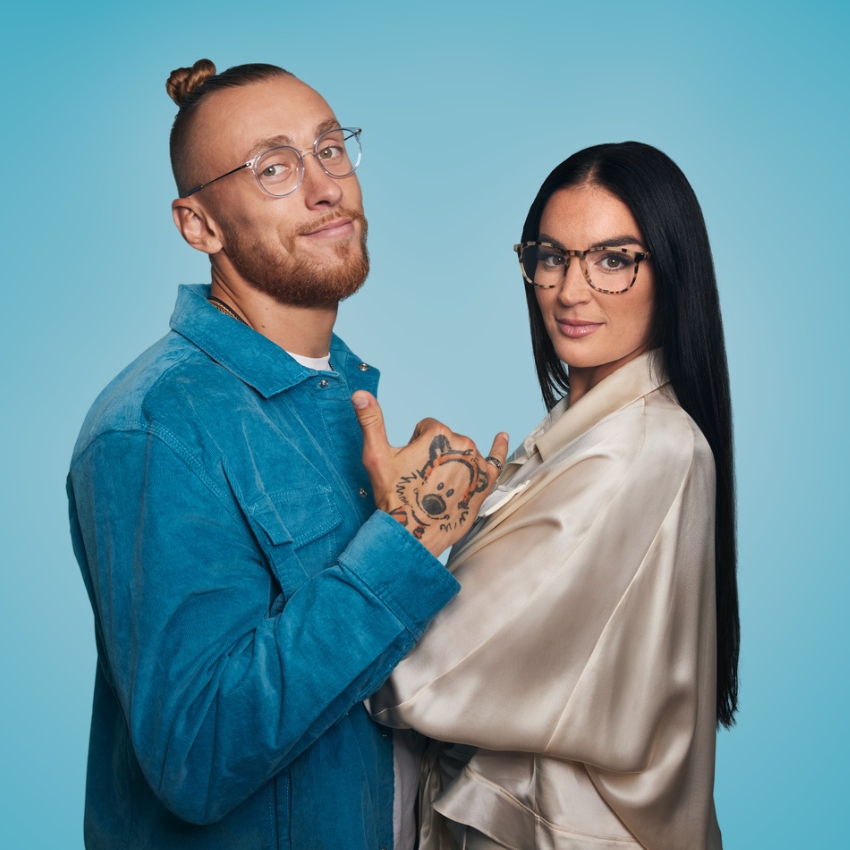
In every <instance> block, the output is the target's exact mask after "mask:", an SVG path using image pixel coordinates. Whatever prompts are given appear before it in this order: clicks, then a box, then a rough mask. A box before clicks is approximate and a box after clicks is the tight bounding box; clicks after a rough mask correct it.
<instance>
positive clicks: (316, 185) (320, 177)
mask: <svg viewBox="0 0 850 850" xmlns="http://www.w3.org/2000/svg"><path fill="white" fill-rule="evenodd" d="M301 189H302V191H303V192H304V199H305V202H306V204H307V206H308V207H310V208H311V209H315V208H316V207H322V206H330V207H334V206H336V205H337V204H338V203H339V202H340V201H341V200H342V194H343V187H342V182H341V180H339V179H338V178H336V177H331V175H330V174H328V173H327V171H325V169H324V168H322V166H321V165H319V162H318V160H317V159H316V157H314V156H313V155H312V154H305V155H304V180H303V182H302V183H301Z"/></svg>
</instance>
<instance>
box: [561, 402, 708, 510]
mask: <svg viewBox="0 0 850 850" xmlns="http://www.w3.org/2000/svg"><path fill="white" fill-rule="evenodd" d="M554 467H555V468H554V469H553V470H552V474H551V476H547V477H549V483H551V484H555V483H556V481H557V480H558V479H561V481H560V482H558V483H559V484H562V483H564V479H565V478H566V479H571V478H575V477H576V476H578V477H579V478H580V479H581V481H582V482H583V483H582V486H583V487H584V488H586V490H587V489H597V490H600V491H605V492H608V493H614V492H617V491H619V490H620V489H621V488H627V489H635V488H637V490H638V491H639V492H642V493H646V492H648V491H657V492H659V493H660V492H664V493H667V494H668V495H669V496H670V497H671V498H675V494H676V493H677V491H678V490H679V489H680V488H681V487H682V485H683V484H684V483H685V482H686V481H687V480H688V478H689V477H690V476H692V475H694V474H697V475H699V476H700V477H703V476H705V475H708V474H710V475H713V473H714V457H713V455H712V452H711V449H710V447H709V445H708V442H707V441H706V439H705V437H704V436H703V434H702V432H701V431H700V429H699V428H698V427H697V425H696V423H695V422H694V420H693V419H692V418H691V417H690V416H689V415H688V414H687V412H686V411H685V410H683V408H682V407H681V406H680V405H679V403H678V402H677V400H676V398H675V395H674V394H673V393H672V390H671V389H670V387H669V385H665V386H662V387H659V388H658V389H655V390H653V391H652V392H649V393H647V394H646V395H644V396H641V397H640V398H638V399H636V400H635V401H633V402H631V403H629V404H627V405H626V406H624V407H622V408H620V409H619V410H617V411H615V412H613V413H611V414H609V415H608V416H606V417H605V418H604V419H601V420H600V421H598V422H597V423H595V424H594V425H593V426H592V427H590V428H589V429H588V430H587V431H585V432H584V433H583V434H581V435H580V436H579V437H577V438H576V439H575V440H573V441H572V443H570V444H569V445H567V446H565V447H564V449H563V450H562V451H561V452H560V458H559V459H558V460H557V461H556V463H555V464H554Z"/></svg>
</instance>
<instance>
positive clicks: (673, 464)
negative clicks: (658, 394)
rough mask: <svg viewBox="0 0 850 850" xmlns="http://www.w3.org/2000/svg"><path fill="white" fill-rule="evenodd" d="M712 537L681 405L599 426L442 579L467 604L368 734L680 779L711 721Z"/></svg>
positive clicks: (695, 449) (434, 631) (692, 432)
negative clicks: (705, 719)
mask: <svg viewBox="0 0 850 850" xmlns="http://www.w3.org/2000/svg"><path fill="white" fill-rule="evenodd" d="M713 538H714V463H713V458H712V455H711V451H710V449H709V447H708V445H707V444H706V442H705V440H704V438H703V437H702V434H701V433H700V432H699V430H698V429H697V427H696V426H695V425H694V423H693V422H692V420H691V419H690V418H689V417H688V416H687V415H686V414H685V413H684V412H683V411H682V410H681V408H679V407H678V406H677V405H675V403H674V402H668V403H667V404H657V405H654V406H653V405H650V404H647V403H645V402H641V403H639V404H636V405H632V406H630V407H629V408H627V409H626V410H624V411H620V412H619V413H618V414H616V415H614V416H611V417H608V419H606V420H603V422H601V423H599V424H598V425H597V426H595V427H594V428H593V429H591V431H589V432H587V433H586V434H584V435H583V436H582V437H580V438H579V439H577V440H575V441H574V442H573V443H572V444H570V446H569V447H568V449H567V450H565V451H564V453H563V462H559V463H558V464H556V465H555V467H554V468H553V469H551V470H550V471H549V472H548V473H547V474H546V475H545V476H544V477H543V479H542V480H541V481H539V482H536V483H535V484H534V485H533V486H532V487H530V488H529V490H528V498H527V499H525V500H524V501H523V502H522V503H521V504H520V505H519V506H517V507H515V508H513V509H512V510H511V511H510V512H509V515H507V516H505V517H504V518H502V519H500V517H499V514H498V512H497V513H496V514H494V515H493V516H492V517H491V518H490V519H489V520H488V525H487V526H485V528H484V530H483V531H482V533H481V535H480V539H479V540H477V541H474V542H473V544H471V545H469V546H468V547H466V549H465V551H463V552H461V554H460V557H459V558H457V560H456V561H455V562H454V563H450V568H452V569H453V571H454V574H455V577H456V578H457V579H458V580H459V581H460V583H461V586H462V590H461V592H460V594H459V595H458V596H457V597H456V598H455V600H454V601H452V602H451V603H450V604H449V605H448V606H447V607H446V608H444V609H443V611H442V612H441V613H440V614H438V616H437V617H436V619H435V620H434V621H433V622H432V624H431V626H430V627H429V629H428V631H427V632H426V634H425V637H424V638H423V640H422V641H421V642H420V643H419V644H418V646H417V647H416V648H415V649H414V650H413V652H411V653H410V655H408V656H407V657H406V658H405V659H404V660H403V661H402V662H401V663H400V664H399V665H398V667H397V668H396V670H395V672H394V673H393V675H392V677H391V678H390V680H389V681H388V682H387V684H386V685H385V686H384V687H383V688H382V689H381V690H380V691H379V692H378V693H377V694H376V695H375V696H374V697H373V698H372V712H373V714H374V716H375V719H377V720H378V721H380V722H381V723H384V724H386V725H390V726H397V727H403V726H411V727H413V728H415V729H417V730H418V731H420V732H422V733H424V734H426V735H429V736H430V737H432V738H436V739H438V740H442V741H452V742H455V743H462V744H470V745H473V746H477V747H483V748H486V749H488V750H503V751H504V750H509V751H522V752H530V753H540V754H544V755H549V756H555V757H558V758H562V759H570V760H575V761H580V762H582V763H584V764H585V765H587V766H591V767H597V768H599V769H600V771H601V773H599V775H598V777H597V779H595V780H594V781H596V782H597V784H598V783H604V782H606V781H607V780H606V775H607V773H608V772H614V773H630V774H631V773H635V772H640V771H642V770H644V769H646V768H647V766H648V765H649V764H650V763H651V762H652V763H653V764H654V769H656V770H657V769H659V768H660V769H662V770H663V769H664V766H663V764H660V763H659V757H661V760H662V761H663V759H665V758H667V757H668V756H669V758H670V761H671V770H674V771H676V770H679V768H680V767H681V760H682V753H683V752H686V751H687V748H688V746H689V741H690V738H691V737H692V735H693V731H694V728H695V725H696V724H697V715H698V714H699V713H702V714H703V715H705V712H711V713H712V716H713V712H714V699H715V696H714V688H715V667H714V663H715V662H714V658H715V625H714V617H715V614H714V543H713ZM712 724H713V721H712ZM712 728H713V727H712ZM656 787H657V786H656ZM600 790H602V789H601V788H600ZM630 793H638V794H639V790H637V791H636V789H635V788H634V786H633V785H632V788H631V790H630Z"/></svg>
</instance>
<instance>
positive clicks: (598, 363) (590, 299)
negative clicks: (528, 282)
mask: <svg viewBox="0 0 850 850" xmlns="http://www.w3.org/2000/svg"><path fill="white" fill-rule="evenodd" d="M537 239H538V241H540V242H553V243H555V244H556V245H559V246H561V247H562V248H566V249H578V250H581V251H584V250H587V249H588V248H591V247H594V246H599V245H612V244H614V245H617V246H619V247H622V248H626V249H627V250H629V251H646V250H647V249H646V245H645V243H644V241H643V234H642V233H641V232H640V229H639V228H638V226H637V222H636V221H635V219H634V216H633V215H632V213H631V211H630V210H629V208H628V207H627V206H626V205H625V204H624V203H623V202H622V201H621V200H620V199H619V198H617V197H616V196H615V195H612V194H611V193H610V192H609V191H608V190H607V189H603V188H601V187H599V186H594V185H592V184H582V185H581V186H573V187H571V188H569V189H561V190H559V191H557V192H556V193H555V194H554V195H552V197H551V198H550V199H549V202H548V203H547V204H546V207H545V209H544V210H543V217H542V218H541V220H540V234H539V236H538V237H537ZM651 262H652V261H651V260H644V261H643V262H642V263H641V264H640V267H639V271H638V276H637V280H636V281H635V283H634V286H632V288H631V289H629V290H627V291H626V292H622V293H620V294H617V295H610V294H606V293H602V292H597V291H596V290H595V289H593V288H592V287H591V286H590V285H589V284H588V282H587V281H586V280H585V277H584V275H583V274H582V271H581V266H580V264H579V261H578V259H577V258H575V257H573V258H572V260H571V262H570V265H569V268H568V269H567V273H566V277H565V278H564V282H563V284H562V285H561V286H560V287H555V288H554V289H539V288H537V289H536V290H535V292H536V294H537V303H538V304H539V305H540V311H541V313H542V314H543V322H544V324H545V325H546V330H547V332H548V333H549V338H550V339H551V340H552V345H553V346H554V347H555V351H556V353H557V355H558V357H559V358H560V359H561V360H562V361H563V362H564V363H566V364H567V365H568V366H569V371H570V398H571V400H572V401H576V400H577V399H578V398H579V397H580V396H581V395H583V394H584V393H585V392H587V391H588V390H589V389H591V388H592V387H594V386H595V385H596V384H598V383H599V382H600V381H601V380H602V379H603V378H605V377H607V376H608V375H610V374H611V373H612V372H614V371H616V370H617V369H619V368H620V366H623V365H625V364H626V363H628V362H629V361H630V360H634V358H635V357H637V356H638V355H639V354H642V353H643V352H644V351H647V350H648V349H649V347H650V329H651V324H652V312H653V304H654V282H653V275H652V267H651ZM590 274H591V278H593V269H590ZM594 282H595V281H594ZM603 288H604V286H603Z"/></svg>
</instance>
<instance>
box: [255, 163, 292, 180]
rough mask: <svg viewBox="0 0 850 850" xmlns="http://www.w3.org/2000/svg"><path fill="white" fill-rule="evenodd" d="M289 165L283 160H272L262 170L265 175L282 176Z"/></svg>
mask: <svg viewBox="0 0 850 850" xmlns="http://www.w3.org/2000/svg"><path fill="white" fill-rule="evenodd" d="M288 169H289V167H288V166H287V165H286V163H283V162H270V163H269V164H268V165H267V166H265V167H264V168H263V170H262V171H261V172H260V173H261V175H262V176H263V177H282V176H283V175H284V174H286V172H287V171H288Z"/></svg>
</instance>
